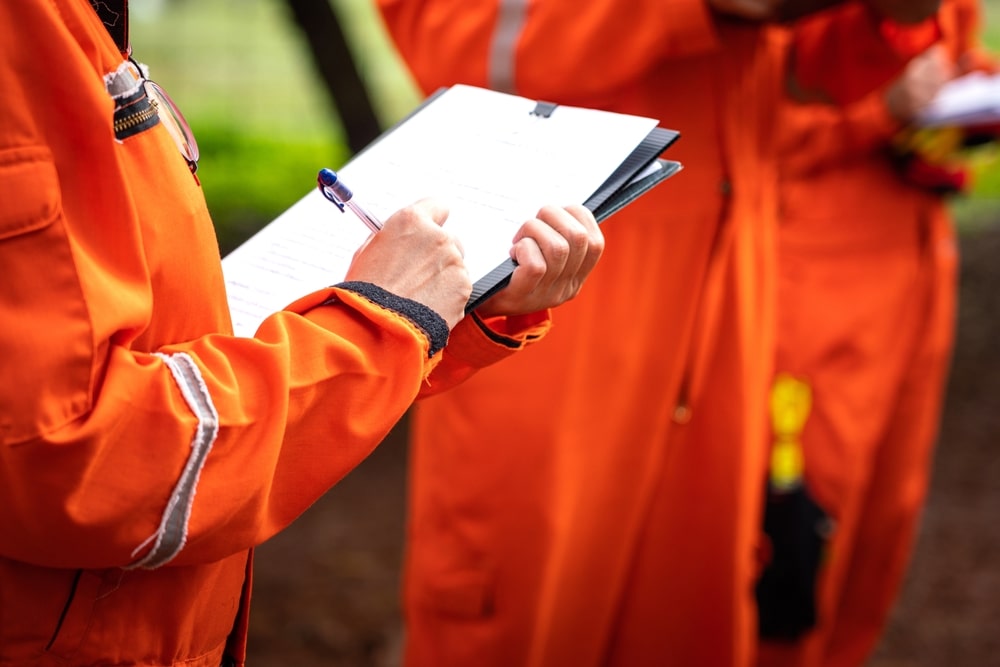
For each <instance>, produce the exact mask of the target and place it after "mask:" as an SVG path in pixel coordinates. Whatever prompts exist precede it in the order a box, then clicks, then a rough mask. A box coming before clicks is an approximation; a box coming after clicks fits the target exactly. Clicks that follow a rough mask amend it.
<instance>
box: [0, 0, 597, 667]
mask: <svg viewBox="0 0 1000 667" xmlns="http://www.w3.org/2000/svg"><path fill="white" fill-rule="evenodd" d="M116 5H117V11H114V9H115V6H116ZM96 7H97V9H98V10H99V11H101V16H102V17H106V18H107V20H108V24H107V29H106V25H105V24H104V23H103V22H102V20H101V18H99V16H98V13H97V12H95V7H94V6H92V5H91V4H90V3H89V2H87V0H45V1H37V2H36V1H31V2H16V1H15V2H4V3H2V4H0V54H2V57H0V89H2V90H3V95H2V96H0V266H2V267H3V271H2V272H3V279H2V280H0V322H2V326H0V358H2V359H3V364H2V368H3V370H2V377H3V382H0V665H2V666H3V667H36V666H37V667H42V666H55V665H74V666H86V665H132V666H137V667H139V666H142V667H154V666H156V667H165V666H169V665H178V666H179V665H183V666H184V667H218V666H219V665H243V664H244V662H245V642H246V628H247V610H248V605H249V603H250V582H251V561H252V548H253V547H254V546H255V545H257V544H259V543H260V542H262V541H264V540H266V539H267V538H269V537H270V536H272V535H274V534H275V533H276V532H278V531H279V530H281V529H282V528H283V527H285V526H287V525H288V524H289V523H290V522H291V521H292V520H294V519H295V517H296V516H298V515H299V514H300V513H301V512H303V511H304V510H305V509H306V508H307V507H309V505H310V504H311V503H313V502H314V501H315V500H316V499H317V498H319V497H320V495H322V494H323V493H324V492H325V491H326V490H328V489H329V488H330V487H331V486H332V485H333V484H335V483H336V482H337V481H338V480H339V479H340V478H341V477H342V476H343V475H344V474H346V473H347V472H348V471H349V470H350V469H351V468H352V467H353V466H355V465H356V464H357V463H358V462H360V461H361V460H362V459H363V458H364V457H365V456H366V455H368V454H369V453H370V452H371V451H372V449H373V448H374V447H375V446H376V445H377V444H378V442H379V441H380V440H381V439H382V438H383V437H384V436H385V435H386V433H387V432H388V431H389V429H390V428H391V427H392V426H393V424H394V423H395V422H396V421H397V420H398V419H399V418H400V416H401V415H402V414H403V413H404V412H405V410H406V409H407V407H408V406H409V405H410V403H411V402H412V401H413V400H414V398H415V397H417V396H418V394H425V393H430V392H433V391H441V390H444V389H446V388H448V387H449V386H450V385H451V384H453V383H455V382H457V381H458V380H460V379H462V378H463V377H465V376H466V375H468V374H469V373H471V372H473V371H474V370H476V369H477V368H479V367H481V366H483V365H485V364H488V363H492V362H493V361H497V360H499V359H502V358H504V357H507V356H509V355H511V354H512V353H513V352H514V351H515V350H517V349H519V348H521V347H523V346H524V345H525V344H526V343H528V342H530V341H532V340H534V339H536V338H538V337H539V336H541V335H542V334H544V332H545V330H546V329H547V328H548V326H549V314H548V311H547V307H548V306H551V305H555V304H557V303H559V302H560V301H562V300H564V299H566V298H570V297H572V296H573V294H575V292H576V291H577V290H578V289H579V286H580V283H581V281H582V280H583V279H584V278H585V277H586V275H587V274H588V273H589V271H590V270H591V269H592V267H593V265H594V263H595V262H596V261H597V260H598V258H599V256H600V254H601V252H602V249H603V237H602V235H601V232H600V230H599V228H598V227H597V226H596V222H595V221H594V220H593V216H591V215H590V214H589V213H588V212H587V211H585V210H584V209H582V208H570V209H560V208H554V207H546V208H544V209H543V210H542V211H540V212H539V217H538V219H535V220H530V221H528V222H527V223H526V224H525V225H524V226H523V227H522V238H521V239H520V240H519V241H517V243H516V244H514V245H513V247H512V253H513V255H514V256H516V257H517V260H518V262H519V268H518V270H517V271H516V272H515V274H514V276H513V277H512V279H511V283H510V286H509V287H508V288H507V289H506V290H505V291H502V292H500V293H498V294H497V296H496V298H495V300H491V301H489V302H487V303H486V304H484V306H483V310H481V311H479V312H477V314H476V315H474V316H473V317H465V318H463V311H464V305H465V302H466V299H467V298H468V296H469V294H470V293H471V289H472V285H471V283H470V281H469V276H468V272H467V271H466V269H465V266H464V264H463V262H462V255H461V249H460V248H459V247H458V245H457V244H456V242H455V241H454V240H453V239H452V237H451V236H450V234H449V233H448V232H447V226H446V225H445V226H444V227H442V226H441V225H442V223H443V222H444V219H445V217H446V215H447V211H446V209H445V208H444V207H443V206H442V205H441V204H439V203H434V202H432V201H421V202H417V203H415V204H414V205H412V206H410V207H408V208H406V209H404V210H402V211H400V212H398V213H396V214H395V215H393V216H391V217H390V218H389V219H387V220H386V221H385V225H384V228H383V230H382V231H381V232H380V233H379V234H376V235H374V236H373V237H372V238H371V239H370V240H369V241H368V242H367V244H366V245H364V246H363V248H362V249H361V250H360V251H359V252H358V254H357V255H356V257H355V259H354V262H353V263H352V266H351V268H350V270H349V274H348V276H347V280H346V281H345V282H343V283H340V284H338V285H334V286H332V287H328V288H325V289H320V290H318V291H316V292H315V293H313V294H310V295H307V296H304V297H303V298H302V299H301V300H299V301H298V302H296V303H294V304H292V305H291V306H289V307H288V308H287V309H286V310H284V311H282V312H279V313H276V314H273V315H271V316H270V317H268V318H267V319H266V320H265V321H264V322H263V323H262V324H261V325H260V327H259V329H258V331H257V332H256V336H255V337H253V338H238V337H234V336H233V335H232V327H231V323H230V315H229V310H228V307H227V300H226V293H225V287H224V283H223V277H222V271H221V262H220V258H219V251H218V245H217V242H216V239H215V236H214V233H213V229H212V224H211V220H210V219H209V215H208V212H207V209H206V207H205V202H204V199H203V197H202V193H201V190H200V187H199V183H198V181H197V179H196V178H195V175H194V173H193V172H194V163H193V158H194V156H193V155H192V154H191V153H187V154H186V155H182V153H181V152H180V151H179V150H178V144H177V143H176V142H175V140H174V138H173V136H172V135H171V133H170V131H168V129H166V126H165V124H166V123H167V122H168V120H169V119H168V118H167V117H166V115H165V114H163V113H162V112H163V109H164V106H163V105H164V103H165V102H164V101H163V98H162V97H160V98H159V100H160V101H159V102H157V103H155V104H154V102H153V101H152V100H151V98H150V97H149V96H150V95H151V94H152V93H151V88H152V86H150V85H148V84H147V83H145V82H144V80H143V77H142V70H141V68H140V67H137V66H136V65H135V64H134V63H133V62H131V61H130V60H128V59H126V57H125V55H126V54H127V53H128V52H129V44H128V41H127V30H126V28H127V23H125V22H124V21H123V19H125V17H126V16H127V14H126V11H127V5H126V3H125V2H121V1H119V2H117V3H116V2H115V1H114V0H102V2H101V3H99V4H98V5H96ZM109 12H110V13H109ZM185 157H186V158H187V160H185ZM404 253H405V255H406V258H407V259H406V261H405V262H401V261H399V259H398V258H399V257H400V256H402V255H403V254H404ZM518 274H520V275H518ZM505 313H506V314H507V315H505ZM446 344H447V346H446Z"/></svg>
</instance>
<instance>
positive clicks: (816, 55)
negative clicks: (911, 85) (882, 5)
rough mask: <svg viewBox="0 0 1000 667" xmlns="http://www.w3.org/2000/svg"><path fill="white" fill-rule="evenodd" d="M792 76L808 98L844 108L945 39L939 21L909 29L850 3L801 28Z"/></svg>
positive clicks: (812, 18) (819, 15) (796, 38)
mask: <svg viewBox="0 0 1000 667" xmlns="http://www.w3.org/2000/svg"><path fill="white" fill-rule="evenodd" d="M794 35H795V36H794V46H793V51H792V63H791V68H792V76H793V78H794V81H795V84H796V85H797V86H798V87H799V88H800V89H802V90H804V91H806V92H807V93H808V94H810V95H813V96H818V97H820V98H821V99H822V100H823V101H825V102H827V103H833V104H838V105H846V104H851V103H852V102H857V101H858V100H860V99H861V98H863V97H864V96H866V95H867V94H868V93H870V92H871V91H872V90H875V89H876V88H879V87H880V86H883V85H884V84H886V83H887V82H888V81H890V80H891V79H892V78H894V77H895V76H896V75H897V74H898V73H899V72H901V71H902V70H903V68H904V67H905V66H906V63H907V62H909V60H910V59H911V58H913V57H914V56H916V55H917V54H919V53H921V52H923V51H924V50H925V49H927V48H928V47H929V46H931V45H932V44H934V43H935V42H937V41H938V40H939V39H940V37H941V27H940V25H939V23H938V17H937V16H933V17H931V18H929V19H926V20H924V21H922V22H920V23H917V24H912V25H903V24H899V23H896V22H894V21H892V20H890V19H887V18H884V17H881V16H879V15H878V14H877V13H876V12H875V11H874V10H872V9H870V8H869V7H868V6H867V5H865V4H864V3H861V2H858V1H857V0H855V1H854V2H848V3H846V4H844V5H843V6H841V7H837V8H835V9H833V10H831V11H826V12H820V13H817V14H814V15H812V16H809V17H806V18H804V19H802V20H800V21H799V22H797V23H796V24H795V30H794Z"/></svg>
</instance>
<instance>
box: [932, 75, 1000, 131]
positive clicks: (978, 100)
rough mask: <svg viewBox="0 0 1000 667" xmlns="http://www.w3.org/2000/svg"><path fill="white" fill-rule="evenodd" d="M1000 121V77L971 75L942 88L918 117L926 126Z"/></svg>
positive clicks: (979, 123) (954, 80) (966, 124)
mask: <svg viewBox="0 0 1000 667" xmlns="http://www.w3.org/2000/svg"><path fill="white" fill-rule="evenodd" d="M998 121H1000V75H997V74H986V73H984V72H971V73H969V74H966V75H965V76H960V77H958V78H957V79H953V80H951V81H949V82H948V83H946V84H944V86H942V87H941V90H939V91H938V94H937V95H936V96H935V97H934V99H933V100H932V101H931V103H930V104H929V105H928V106H927V108H926V109H924V110H923V112H922V113H921V114H920V116H919V117H918V118H917V123H918V124H919V125H923V126H926V127H935V126H969V125H981V124H987V123H996V122H998Z"/></svg>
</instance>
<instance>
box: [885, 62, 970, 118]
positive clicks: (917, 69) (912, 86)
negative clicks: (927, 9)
mask: <svg viewBox="0 0 1000 667" xmlns="http://www.w3.org/2000/svg"><path fill="white" fill-rule="evenodd" d="M957 75H958V68H957V67H956V65H955V64H954V63H952V62H951V60H950V59H949V57H948V51H947V49H946V48H945V47H944V45H942V44H935V45H934V46H932V47H931V48H929V49H927V50H926V51H924V52H923V53H921V54H920V55H919V56H916V57H915V58H913V60H911V61H910V62H909V63H907V65H906V69H904V70H903V73H902V74H901V75H900V76H899V78H898V79H896V81H895V82H893V84H892V85H891V86H889V88H888V90H887V91H886V94H885V103H886V106H887V107H888V108H889V113H890V114H892V116H893V117H894V118H896V119H897V120H899V121H901V122H903V123H909V122H910V121H912V120H913V119H914V118H916V116H917V114H918V113H920V111H921V110H922V109H923V108H924V107H926V106H927V105H928V104H930V102H931V100H932V99H934V96H935V95H937V92H938V91H939V90H941V86H943V85H944V84H945V83H947V82H948V81H950V80H951V79H953V78H954V77H955V76H957Z"/></svg>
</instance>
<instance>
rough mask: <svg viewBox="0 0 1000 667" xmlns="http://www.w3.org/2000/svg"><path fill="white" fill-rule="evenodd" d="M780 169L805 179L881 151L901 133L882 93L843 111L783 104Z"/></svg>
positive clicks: (817, 106)
mask: <svg viewBox="0 0 1000 667" xmlns="http://www.w3.org/2000/svg"><path fill="white" fill-rule="evenodd" d="M785 104H786V105H788V106H787V107H786V110H785V113H783V115H782V124H783V129H782V138H783V139H782V146H781V149H782V150H781V153H782V165H783V166H782V169H783V170H784V171H786V173H788V174H790V175H806V174H809V173H812V172H816V171H823V170H825V169H828V168H831V167H837V166H842V165H844V164H846V163H847V162H848V161H850V160H856V159H859V158H862V159H863V158H866V157H867V156H870V155H872V154H874V153H877V152H879V151H883V150H885V149H886V147H887V146H888V145H889V143H890V141H891V140H892V137H893V136H894V135H895V133H896V132H897V131H898V130H899V129H900V127H901V125H900V123H899V121H898V120H896V119H895V118H893V116H892V115H891V114H890V113H889V109H888V107H887V106H886V103H885V93H884V90H882V89H879V90H877V91H876V92H874V93H870V94H869V95H868V96H866V97H865V98H864V99H862V100H859V101H858V102H855V103H853V104H850V105H848V106H846V107H835V106H830V105H827V104H818V103H813V104H796V103H794V102H785Z"/></svg>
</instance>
